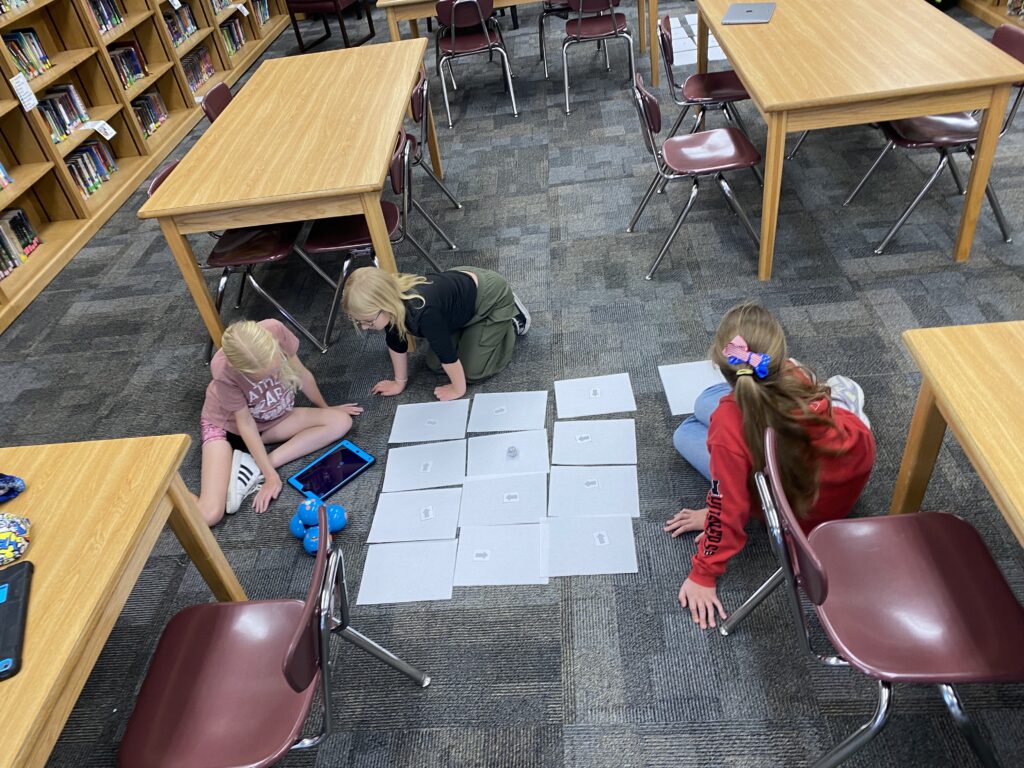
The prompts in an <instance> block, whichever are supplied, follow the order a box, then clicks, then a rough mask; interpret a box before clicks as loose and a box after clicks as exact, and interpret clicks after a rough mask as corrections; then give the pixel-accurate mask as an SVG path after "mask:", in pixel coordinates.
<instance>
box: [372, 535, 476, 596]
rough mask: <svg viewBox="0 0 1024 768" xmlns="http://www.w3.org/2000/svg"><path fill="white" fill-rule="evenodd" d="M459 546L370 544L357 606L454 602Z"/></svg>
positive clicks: (450, 543) (452, 543) (454, 543)
mask: <svg viewBox="0 0 1024 768" xmlns="http://www.w3.org/2000/svg"><path fill="white" fill-rule="evenodd" d="M458 544H459V543H458V542H457V541H455V540H451V541H400V542H396V543H393V544H371V545H370V548H369V551H367V553H366V565H365V566H363V580H362V583H361V584H360V585H359V598H358V599H357V600H356V603H357V604H358V605H377V604H380V603H414V602H418V601H420V600H451V597H452V583H453V581H454V578H455V553H456V551H457V550H458Z"/></svg>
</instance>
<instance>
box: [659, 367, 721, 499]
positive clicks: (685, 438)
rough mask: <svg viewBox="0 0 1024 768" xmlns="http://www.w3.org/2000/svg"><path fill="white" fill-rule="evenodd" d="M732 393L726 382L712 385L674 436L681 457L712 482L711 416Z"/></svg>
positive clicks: (673, 441)
mask: <svg viewBox="0 0 1024 768" xmlns="http://www.w3.org/2000/svg"><path fill="white" fill-rule="evenodd" d="M730 392H732V387H730V386H729V385H728V384H726V383H725V382H724V381H723V382H722V383H720V384H712V385H711V386H710V387H708V388H707V389H705V390H704V391H703V392H701V393H700V395H698V396H697V402H696V403H695V404H694V406H693V416H688V417H687V418H686V420H685V421H684V422H683V423H682V424H680V425H679V427H678V429H676V433H675V434H674V435H673V436H672V443H673V445H675V447H676V450H677V451H679V455H680V456H682V457H683V458H684V459H686V460H687V461H688V462H690V464H691V465H693V468H694V469H696V470H697V471H698V472H700V473H701V474H702V475H704V477H705V478H707V479H708V480H711V453H710V451H708V424H710V423H711V414H712V413H714V411H715V408H717V407H718V401H719V400H721V399H722V398H723V397H725V396H726V395H728V394H729V393H730Z"/></svg>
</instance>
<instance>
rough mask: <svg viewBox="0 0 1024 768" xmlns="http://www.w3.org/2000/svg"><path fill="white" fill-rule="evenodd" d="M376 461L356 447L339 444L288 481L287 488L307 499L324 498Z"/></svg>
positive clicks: (349, 444)
mask: <svg viewBox="0 0 1024 768" xmlns="http://www.w3.org/2000/svg"><path fill="white" fill-rule="evenodd" d="M374 461H376V459H374V458H373V456H371V455H370V454H368V453H367V452H366V451H364V450H363V449H362V448H360V447H359V446H358V445H356V444H355V443H352V442H349V441H348V440H342V441H341V442H340V443H338V444H337V445H333V446H331V449H330V450H329V451H327V453H325V454H323V455H322V456H320V457H319V458H318V459H316V461H314V462H313V463H312V464H310V465H309V466H308V467H306V468H305V469H301V470H299V471H298V472H296V473H295V474H294V475H292V476H291V477H289V478H288V484H289V485H291V486H292V487H293V488H295V489H296V490H297V491H298V492H299V493H301V494H302V495H303V496H305V497H306V498H308V499H316V500H318V501H326V500H327V497H328V496H330V495H331V494H332V493H334V492H335V491H337V490H338V489H339V488H341V486H343V485H345V483H347V482H348V481H349V480H351V479H352V478H353V477H356V476H357V475H359V474H361V473H362V472H364V471H366V469H367V468H368V467H369V466H370V465H371V464H373V462H374Z"/></svg>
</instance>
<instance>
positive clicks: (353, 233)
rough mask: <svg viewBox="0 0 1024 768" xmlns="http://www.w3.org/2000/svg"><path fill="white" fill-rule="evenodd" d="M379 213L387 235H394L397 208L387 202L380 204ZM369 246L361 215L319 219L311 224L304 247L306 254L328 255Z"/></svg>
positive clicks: (367, 230) (396, 226) (368, 238)
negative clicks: (385, 226)
mask: <svg viewBox="0 0 1024 768" xmlns="http://www.w3.org/2000/svg"><path fill="white" fill-rule="evenodd" d="M380 210H381V213H383V214H384V223H385V224H386V225H387V228H388V234H389V235H394V234H395V232H396V231H397V230H398V219H399V214H400V211H399V210H398V206H397V205H395V204H394V203H392V202H388V201H387V200H382V201H381V203H380ZM370 245H371V240H370V230H369V228H368V227H367V226H366V217H365V216H363V215H361V214H355V215H352V216H336V217H335V218H333V219H319V220H318V221H317V222H316V223H315V224H313V229H312V230H311V231H310V233H309V237H308V238H307V240H306V245H305V247H304V248H303V250H304V251H306V253H309V254H317V253H329V252H332V251H345V250H351V249H353V248H368V247H369V246H370Z"/></svg>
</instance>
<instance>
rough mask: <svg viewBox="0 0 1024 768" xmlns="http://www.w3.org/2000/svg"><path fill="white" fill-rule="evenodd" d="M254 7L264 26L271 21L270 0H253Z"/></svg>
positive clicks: (261, 24)
mask: <svg viewBox="0 0 1024 768" xmlns="http://www.w3.org/2000/svg"><path fill="white" fill-rule="evenodd" d="M252 8H253V10H254V11H256V18H257V19H258V20H259V22H260V26H263V25H264V24H266V23H267V22H268V21H270V5H269V2H268V0H252Z"/></svg>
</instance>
